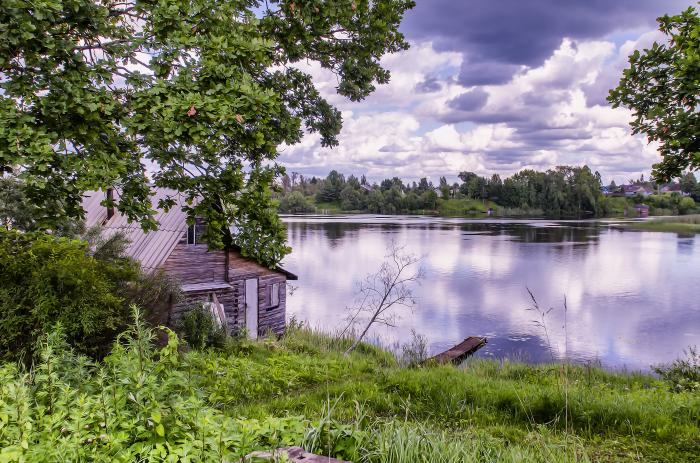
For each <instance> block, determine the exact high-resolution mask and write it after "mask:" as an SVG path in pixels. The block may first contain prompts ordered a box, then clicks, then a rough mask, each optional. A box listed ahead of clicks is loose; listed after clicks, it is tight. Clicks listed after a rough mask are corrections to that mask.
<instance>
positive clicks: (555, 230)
mask: <svg viewBox="0 0 700 463" xmlns="http://www.w3.org/2000/svg"><path fill="white" fill-rule="evenodd" d="M285 221H286V222H287V226H288V230H289V232H288V233H289V244H290V245H291V246H292V248H293V252H292V254H291V255H290V256H288V257H287V258H286V259H285V262H284V265H285V266H286V267H287V268H288V269H289V270H291V271H292V272H295V273H297V274H298V275H299V281H297V282H294V285H295V286H297V287H298V288H297V289H296V290H295V291H294V293H293V295H292V296H291V297H290V298H289V299H288V316H290V317H291V316H295V317H296V318H297V319H301V320H307V321H309V322H310V324H311V325H312V326H316V327H319V328H323V329H326V330H333V329H337V328H339V327H343V326H344V322H343V319H344V317H345V316H346V314H347V311H346V309H345V308H346V306H351V305H352V304H353V302H354V300H355V298H356V293H357V284H358V282H359V280H361V279H362V278H363V277H364V276H366V275H367V273H368V272H371V271H374V270H376V269H377V268H378V267H379V265H380V263H381V262H382V260H383V257H384V255H385V254H386V249H387V245H389V244H390V242H391V241H392V240H394V241H395V242H396V243H397V244H399V245H404V246H405V247H406V249H407V251H409V252H411V253H413V254H416V255H419V256H422V267H423V269H424V272H425V277H424V279H423V280H422V282H421V284H420V286H415V289H414V294H415V296H416V297H417V301H416V302H417V303H416V306H415V307H414V309H413V312H403V313H404V315H403V316H402V317H401V319H400V320H399V321H398V327H397V328H391V329H388V328H384V327H381V328H378V329H376V330H375V331H374V333H373V335H374V336H377V337H380V338H381V339H382V340H383V342H387V343H393V342H405V341H407V340H409V339H410V337H411V335H410V332H411V329H415V330H416V331H417V332H418V333H420V334H422V335H424V336H426V338H427V340H428V346H429V349H430V351H431V352H432V353H434V352H437V351H439V350H442V349H446V348H448V347H450V346H451V345H452V344H455V343H456V342H459V341H461V340H462V339H464V338H465V337H467V336H471V335H483V336H487V337H488V338H489V344H488V345H487V347H486V348H484V349H482V350H481V351H480V352H479V354H478V355H479V356H486V357H497V358H501V357H509V358H518V359H520V360H525V361H530V362H538V361H548V360H551V358H552V354H551V353H550V350H549V349H548V347H547V345H548V343H547V342H546V337H545V334H544V332H543V330H542V329H541V328H539V327H537V326H536V325H535V324H534V323H533V320H535V319H536V318H537V317H536V314H535V313H533V312H532V311H528V310H527V309H528V308H529V307H530V306H531V303H530V297H529V295H528V293H527V288H530V290H531V291H532V292H533V293H534V295H535V297H536V298H537V300H538V302H539V303H540V306H541V307H545V308H548V307H553V308H554V310H552V311H551V312H550V313H549V315H547V318H546V326H547V330H548V333H549V340H550V342H549V344H551V346H552V348H553V351H554V355H555V356H557V357H564V355H565V354H566V355H567V357H568V358H569V359H572V360H575V361H580V362H586V361H597V362H601V363H602V364H603V365H604V366H605V367H608V368H614V369H618V368H627V369H634V370H637V369H642V370H645V369H648V368H649V365H650V364H653V363H659V362H666V361H670V360H673V359H675V358H676V357H677V356H679V355H680V354H681V353H682V351H683V349H684V348H686V347H687V346H689V345H694V344H698V345H700V274H699V273H698V270H700V236H698V237H695V236H680V235H677V234H675V233H652V232H633V231H620V230H616V229H614V228H611V226H610V223H608V222H570V221H557V222H545V221H534V220H531V221H527V220H492V221H484V220H468V219H440V218H427V217H382V216H350V217H298V216H297V217H287V218H286V219H285ZM564 297H566V301H567V306H568V310H567V311H566V320H567V323H566V326H567V330H566V331H567V332H568V336H566V335H565V330H564V319H565V311H564Z"/></svg>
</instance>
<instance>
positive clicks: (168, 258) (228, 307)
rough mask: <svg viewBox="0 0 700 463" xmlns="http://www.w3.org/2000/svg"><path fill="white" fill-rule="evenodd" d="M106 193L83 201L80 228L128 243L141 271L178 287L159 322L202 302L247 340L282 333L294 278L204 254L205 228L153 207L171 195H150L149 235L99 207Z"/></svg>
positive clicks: (237, 256) (218, 253)
mask: <svg viewBox="0 0 700 463" xmlns="http://www.w3.org/2000/svg"><path fill="white" fill-rule="evenodd" d="M107 194H114V193H113V190H109V191H108V192H102V191H98V192H90V193H88V194H87V195H86V196H85V198H84V200H83V208H84V209H85V212H86V225H87V226H88V227H91V226H94V225H101V226H102V229H103V233H104V234H105V235H107V236H109V235H112V234H114V233H123V234H124V235H125V236H126V237H127V238H128V239H129V242H130V244H129V246H128V248H127V251H126V252H127V254H128V255H129V256H130V257H132V258H134V259H136V260H138V261H139V262H140V263H141V268H142V269H143V270H144V271H147V272H156V271H161V270H162V271H164V272H165V273H167V274H168V275H169V276H171V277H172V278H174V279H175V280H176V281H178V282H179V283H180V285H181V287H182V292H183V296H184V297H183V298H182V299H181V300H180V301H178V302H173V300H172V299H171V300H170V301H167V302H165V304H164V306H165V309H164V310H166V311H167V313H166V314H163V315H165V316H161V317H160V318H161V319H162V320H163V321H166V322H169V323H173V322H175V321H177V320H178V319H180V318H181V317H182V315H183V312H184V311H185V310H186V309H187V307H191V306H192V304H193V303H202V304H204V305H205V306H206V307H208V308H209V309H210V310H211V311H212V314H213V315H214V316H215V318H216V319H217V321H218V322H219V323H221V324H222V325H223V326H225V327H226V328H227V330H228V331H229V332H236V331H241V330H242V329H243V328H245V329H246V331H247V333H248V336H249V337H251V338H257V337H258V336H261V335H264V334H266V333H267V332H270V331H271V332H273V333H275V334H277V335H280V334H282V333H283V332H284V328H285V315H286V287H287V285H286V282H287V280H296V279H297V277H296V275H294V274H292V273H291V272H288V271H286V270H284V269H283V268H281V267H276V268H274V269H269V268H267V267H265V266H262V265H260V264H258V263H257V262H255V261H253V260H251V259H247V258H245V257H243V256H242V255H241V253H240V252H239V251H238V250H236V249H225V250H209V249H208V246H207V245H206V244H205V243H203V242H202V241H201V238H202V235H203V233H204V229H205V227H206V224H205V223H203V222H202V221H201V220H198V221H197V224H196V225H190V226H188V225H187V221H186V214H185V213H184V212H183V211H182V209H181V208H180V207H178V206H175V207H172V208H171V209H170V210H169V211H168V212H165V211H163V210H160V209H158V208H157V204H158V201H159V200H160V199H162V198H165V197H172V198H177V192H175V191H174V190H168V189H163V188H156V189H155V190H154V195H153V197H152V203H153V206H154V209H155V210H156V211H157V214H156V217H155V218H156V220H157V221H158V223H159V224H160V225H159V228H158V230H157V231H152V232H149V233H144V232H143V230H142V229H141V226H140V224H138V223H129V222H128V220H127V218H126V217H124V216H123V215H121V214H120V213H119V212H118V211H116V210H114V209H109V208H107V207H105V206H103V205H102V204H101V203H102V202H103V201H104V200H105V197H106V195H107Z"/></svg>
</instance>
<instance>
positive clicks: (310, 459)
mask: <svg viewBox="0 0 700 463" xmlns="http://www.w3.org/2000/svg"><path fill="white" fill-rule="evenodd" d="M282 454H286V455H287V458H288V461H290V462H294V461H297V462H299V461H301V462H304V463H351V462H349V461H343V460H336V459H335V458H331V457H324V456H321V455H314V454H313V453H309V452H307V451H306V450H304V449H303V448H301V447H286V448H282V449H277V450H273V451H272V452H253V453H251V454H250V455H248V456H246V458H245V461H246V462H250V463H258V462H260V463H262V462H276V461H279V459H280V458H281V456H282Z"/></svg>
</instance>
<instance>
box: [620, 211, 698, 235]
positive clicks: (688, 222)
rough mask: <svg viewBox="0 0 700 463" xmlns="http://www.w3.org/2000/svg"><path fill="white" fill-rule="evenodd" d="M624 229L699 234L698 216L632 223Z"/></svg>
mask: <svg viewBox="0 0 700 463" xmlns="http://www.w3.org/2000/svg"><path fill="white" fill-rule="evenodd" d="M625 227H627V228H631V229H633V230H647V231H658V232H675V233H688V234H692V233H700V214H697V215H685V216H679V217H664V218H662V219H653V220H646V221H644V222H632V223H628V224H625Z"/></svg>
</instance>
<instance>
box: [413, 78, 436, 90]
mask: <svg viewBox="0 0 700 463" xmlns="http://www.w3.org/2000/svg"><path fill="white" fill-rule="evenodd" d="M415 88H416V91H417V92H418V93H434V92H437V91H439V90H440V89H441V88H442V82H440V80H438V78H437V77H434V76H432V77H428V78H426V79H425V80H424V81H422V82H419V83H418V84H416V87H415Z"/></svg>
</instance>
